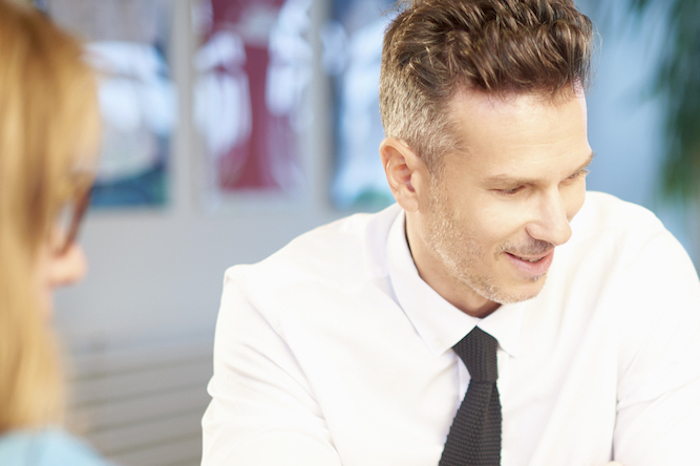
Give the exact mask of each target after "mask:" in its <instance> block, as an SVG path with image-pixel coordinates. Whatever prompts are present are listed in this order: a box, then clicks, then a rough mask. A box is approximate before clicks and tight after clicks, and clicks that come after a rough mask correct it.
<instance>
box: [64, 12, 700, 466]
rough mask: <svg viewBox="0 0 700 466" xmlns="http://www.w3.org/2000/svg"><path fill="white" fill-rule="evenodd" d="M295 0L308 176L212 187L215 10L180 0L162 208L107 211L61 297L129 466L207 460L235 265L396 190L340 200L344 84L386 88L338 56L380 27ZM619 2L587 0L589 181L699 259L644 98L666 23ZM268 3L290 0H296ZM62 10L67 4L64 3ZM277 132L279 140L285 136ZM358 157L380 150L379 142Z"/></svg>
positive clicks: (108, 448)
mask: <svg viewBox="0 0 700 466" xmlns="http://www.w3.org/2000/svg"><path fill="white" fill-rule="evenodd" d="M95 2H96V3H99V0H95ZM123 2H125V3H129V0H123ZM220 3H221V2H220ZM229 3H232V4H235V3H236V2H235V1H232V2H229ZM286 3H287V4H290V5H291V4H295V5H296V6H297V7H298V8H297V10H295V11H298V12H299V11H300V12H302V13H303V14H302V15H297V16H298V18H297V19H298V21H302V22H304V21H308V24H307V25H306V26H305V29H304V31H303V36H304V37H305V38H306V39H307V43H308V46H309V47H310V49H309V50H310V51H311V52H312V54H311V55H310V56H309V57H310V58H309V57H306V60H307V61H308V65H309V68H308V69H309V70H310V74H309V75H308V79H309V80H310V81H309V85H308V86H307V88H306V91H305V92H304V93H303V95H302V100H301V101H302V103H303V106H304V108H305V109H306V115H307V116H308V118H306V117H305V118H306V119H305V120H304V122H303V124H300V125H299V126H298V127H299V128H300V133H299V138H298V143H299V145H298V149H299V150H298V163H297V165H298V168H299V169H300V170H301V172H302V176H301V177H300V178H299V180H297V186H296V188H295V189H294V190H292V191H290V192H289V193H288V194H284V193H282V194H281V195H280V194H270V193H269V192H267V193H263V194H255V193H254V192H253V193H251V192H250V190H248V191H246V190H239V191H235V190H234V191H232V192H227V191H225V190H221V189H219V190H212V189H211V183H212V180H211V176H210V175H209V174H208V173H207V170H208V169H207V168H206V167H207V162H206V160H207V157H209V156H210V155H211V154H210V153H211V150H212V149H211V147H209V146H207V141H206V137H205V136H206V135H205V134H203V132H202V130H201V128H198V127H197V123H196V122H195V117H194V116H193V115H194V113H195V110H196V109H195V107H196V106H197V105H198V104H197V102H196V101H195V99H194V97H195V89H196V86H197V83H198V82H199V79H200V78H201V73H202V66H203V65H201V63H200V62H201V53H200V51H201V49H200V45H201V44H202V42H203V41H204V40H205V39H203V37H204V36H206V35H207V34H209V39H212V37H214V34H213V33H212V30H209V32H208V33H207V32H203V31H202V26H201V24H194V25H193V22H196V21H200V20H201V18H199V17H200V16H201V15H202V10H201V9H199V8H198V7H197V8H195V4H194V3H193V2H190V1H188V0H169V4H170V6H171V7H172V11H171V14H172V18H170V21H171V23H170V24H171V28H172V29H171V30H170V31H169V35H170V36H169V40H170V43H169V48H168V49H167V55H168V56H167V59H168V61H169V64H170V76H171V79H172V81H173V83H174V85H175V88H176V90H177V96H178V99H177V100H178V106H177V117H178V118H177V119H175V120H174V121H176V123H174V124H175V126H174V128H173V131H172V134H171V137H170V141H169V146H168V147H169V157H170V158H169V162H168V164H167V173H168V177H169V182H168V186H167V188H166V191H167V201H165V202H163V203H162V204H161V205H158V206H155V207H153V206H152V207H148V206H146V207H144V206H141V207H138V208H134V207H132V208H123V207H122V208H120V207H109V208H95V209H92V210H91V212H90V214H89V216H88V218H87V222H86V225H85V228H84V230H83V234H82V244H83V246H84V249H85V251H86V253H87V256H88V259H89V263H90V273H89V275H88V277H87V279H86V280H85V281H84V282H83V283H81V284H80V285H78V286H76V287H74V288H72V289H69V290H65V291H61V292H60V293H59V295H58V304H57V313H56V316H55V319H56V322H57V324H58V326H59V328H60V332H61V333H62V335H63V336H64V339H65V340H66V341H67V342H68V343H67V346H68V350H69V352H71V353H72V354H73V357H74V360H75V364H74V365H75V369H74V378H75V381H76V389H75V396H74V400H75V401H74V406H75V410H74V411H75V415H74V423H75V425H76V426H77V427H78V428H79V429H81V430H83V431H84V432H85V433H86V434H87V435H88V437H89V438H90V439H91V440H92V441H93V442H94V443H95V444H96V445H97V446H98V448H100V449H101V450H102V451H103V452H105V453H106V454H108V455H109V456H110V457H112V458H114V459H115V460H117V461H119V462H121V463H122V464H126V465H134V466H137V465H139V466H147V465H162V466H165V465H171V466H175V465H182V466H185V465H194V464H198V461H199V459H198V458H199V451H198V449H199V447H200V441H199V421H198V420H199V418H200V417H201V414H202V412H203V409H204V407H205V406H206V402H207V397H206V394H205V384H206V382H207V380H208V377H209V376H210V374H211V344H212V339H213V332H214V325H215V319H216V314H217V310H218V304H219V297H220V292H221V284H222V279H223V274H224V271H225V269H226V268H227V267H229V266H231V265H234V264H239V263H251V262H256V261H259V260H261V259H263V258H264V257H266V256H268V255H269V254H271V253H272V252H274V251H276V250H277V249H279V248H280V247H282V246H283V245H284V244H286V243H287V242H288V241H289V240H291V239H292V238H294V237H295V236H297V235H298V234H300V233H302V232H304V231H306V230H309V229H311V228H313V227H315V226H318V225H321V224H323V223H327V222H328V221H331V220H333V219H336V218H339V217H341V216H344V215H347V214H349V213H351V212H354V211H359V210H377V209H378V208H379V206H380V205H381V202H382V197H381V196H370V198H371V199H370V202H369V203H364V204H363V203H362V202H359V203H355V204H354V207H352V205H353V204H352V203H351V207H343V208H339V207H337V206H338V205H342V203H339V202H337V200H334V197H333V196H334V194H333V193H334V180H337V176H338V175H337V171H338V170H337V169H338V168H339V167H341V166H342V163H341V162H340V161H339V159H338V156H337V153H338V152H340V151H339V150H338V147H339V142H338V141H342V139H343V137H342V134H341V133H340V132H339V131H338V130H337V128H335V126H334V122H338V121H342V118H340V117H339V116H338V115H339V111H338V109H337V108H336V107H334V106H333V103H334V102H338V101H340V100H342V99H340V98H339V97H338V96H340V95H342V94H343V93H345V95H346V97H347V96H349V97H350V98H351V99H352V98H355V99H362V98H363V96H365V95H366V94H365V92H374V91H372V90H370V91H362V89H363V88H362V87H361V86H359V87H356V88H353V87H351V86H348V85H347V83H346V84H343V81H342V80H339V78H338V76H339V75H338V73H340V71H342V68H343V65H342V64H340V65H338V64H337V63H336V64H335V65H334V64H333V62H332V60H331V63H330V64H329V62H328V57H327V56H326V58H324V49H327V48H328V47H331V46H332V45H333V44H335V46H338V42H339V41H340V42H342V40H345V41H346V47H347V48H348V49H351V46H354V47H356V49H353V50H354V52H353V53H355V55H359V57H360V58H362V57H363V56H367V54H370V52H369V51H368V52H367V54H362V53H359V54H358V50H360V51H361V50H362V49H357V47H360V46H361V45H362V40H365V41H366V40H369V39H368V38H372V37H375V36H372V31H371V30H367V31H364V32H366V34H364V35H362V36H360V35H355V36H353V37H355V38H356V40H355V41H353V40H351V39H348V37H350V36H349V34H347V31H352V29H351V27H350V26H348V30H347V31H346V33H345V36H343V34H339V33H338V28H337V27H336V26H337V25H338V24H345V25H347V24H351V23H352V17H348V16H345V17H342V18H345V19H344V20H343V21H345V22H343V21H340V20H339V21H336V22H335V23H333V22H330V23H329V18H330V17H331V16H332V15H338V14H345V13H347V12H345V13H343V11H340V13H339V5H342V4H343V2H335V3H334V2H332V1H331V0H323V1H322V0H317V1H314V2H311V1H310V0H309V1H308V2H306V3H304V2H303V1H301V0H289V1H288V2H286ZM356 3H357V4H363V5H364V6H363V8H364V10H362V9H358V11H360V10H362V11H365V13H363V14H377V18H379V15H378V13H380V12H381V9H382V8H380V7H378V6H376V4H379V3H381V4H383V3H382V2H375V6H372V2H367V1H362V0H358V1H357V2H356ZM609 3H611V5H607V6H603V7H601V3H600V2H594V1H593V0H579V1H578V2H577V4H578V5H579V7H580V8H581V9H582V10H583V11H584V12H586V13H587V14H589V15H590V16H591V18H592V19H593V20H594V22H595V23H596V24H597V26H598V30H599V32H600V36H601V38H602V41H599V49H598V51H597V54H596V60H595V61H596V69H597V71H596V74H595V79H594V82H593V86H592V89H591V91H590V93H589V99H588V102H589V132H590V141H591V145H592V146H593V148H594V150H595V151H596V153H597V156H596V159H595V161H594V164H593V166H592V173H591V174H590V177H589V189H594V190H600V191H607V192H610V193H612V194H615V195H617V196H618V197H620V198H622V199H625V200H629V201H632V202H635V203H639V204H642V205H644V206H646V207H649V208H651V209H652V210H654V211H655V212H656V213H657V215H658V216H659V217H660V218H662V220H664V222H665V223H666V224H667V226H668V227H669V229H671V231H672V232H673V233H674V234H675V235H676V236H677V237H678V238H679V239H680V240H681V241H682V243H683V244H684V246H685V247H686V249H687V250H688V251H689V252H690V253H691V255H692V256H693V257H694V258H695V259H696V264H697V263H698V262H697V258H698V230H697V222H696V220H695V218H696V216H695V215H690V214H688V213H687V212H683V211H682V210H681V209H680V208H679V207H678V206H677V205H673V204H670V205H669V204H664V203H662V202H659V200H658V196H657V195H656V193H657V187H658V183H659V172H660V165H661V161H662V157H663V151H662V142H661V137H662V133H661V128H660V112H661V111H662V103H661V102H660V101H659V100H658V99H656V100H655V99H646V100H645V99H642V97H641V96H642V95H643V93H644V86H645V85H646V84H645V83H646V80H647V78H648V77H649V76H650V74H651V73H652V72H653V70H654V66H655V64H656V63H657V61H658V57H659V56H660V54H661V53H662V52H663V50H662V37H663V34H665V33H666V31H665V28H664V25H663V24H662V22H659V21H655V20H654V19H653V18H647V19H646V20H644V21H642V22H641V23H639V24H638V25H635V24H633V23H632V22H630V21H629V17H628V15H627V13H626V12H625V9H624V7H623V6H622V2H609ZM263 4H270V5H272V7H275V8H278V7H279V4H280V2H277V4H275V2H272V1H271V2H263ZM273 4H274V5H273ZM213 5H216V2H214V3H213ZM56 8H59V11H60V2H58V4H56ZM341 10H342V8H341ZM367 12H369V13H367ZM210 13H211V11H210ZM353 14H354V13H353ZM357 14H360V13H357ZM291 17H294V15H292V16H291ZM342 18H341V19H342ZM348 18H349V19H348ZM240 21H244V20H240V18H239V22H240ZM249 21H251V22H254V19H250V20H249ZM329 24H330V26H329ZM334 25H335V26H334ZM210 26H211V25H210ZM334 27H335V29H334ZM210 29H211V28H210ZM375 29H376V28H375ZM334 30H335V32H333V31H334ZM358 30H359V29H358ZM214 32H215V31H214ZM253 36H255V31H253V32H250V33H249V35H248V36H246V35H245V34H243V33H241V37H243V38H244V39H245V40H246V41H249V40H250V41H252V40H253V39H248V38H249V37H253ZM346 36H347V37H346ZM343 37H345V39H343ZM258 39H259V38H258ZM361 39H362V40H361ZM324 41H325V42H324ZM231 43H232V44H234V45H235V41H234V42H231ZM249 43H252V42H245V44H249ZM373 43H374V48H372V47H370V49H372V50H376V47H377V46H378V45H379V44H377V43H376V40H375V41H374V42H373ZM329 44H330V45H329ZM246 46H247V45H246ZM241 50H243V49H241ZM246 50H249V49H246ZM326 51H327V50H326ZM351 52H352V50H351V51H350V52H348V57H350V58H348V60H351V59H352V57H353V55H352V53H351ZM326 55H327V54H326ZM249 56H250V54H249ZM198 57H200V61H197V60H198ZM200 65H201V66H200ZM346 66H347V65H346ZM362 66H365V67H367V68H368V69H369V73H370V75H371V74H372V73H373V71H372V69H374V68H372V63H369V64H361V66H360V65H358V66H357V67H355V68H353V69H355V70H357V69H362ZM334 67H335V68H334ZM228 70H229V71H230V70H231V67H229V68H228ZM334 70H335V71H334ZM339 70H340V71H339ZM334 73H335V74H334ZM231 75H233V74H232V72H231ZM290 79H291V78H290ZM353 89H355V91H354V93H353ZM222 111H225V109H223V110H222ZM375 132H376V131H375ZM271 134H272V136H270V137H272V138H274V137H275V136H274V135H275V134H276V133H274V132H273V133H271ZM208 154H209V155H208ZM355 155H356V156H357V157H363V158H367V159H373V158H375V159H376V160H378V155H377V153H376V147H375V149H373V151H372V152H370V153H367V152H366V151H364V152H363V153H361V154H355ZM349 156H350V157H353V154H350V155H349ZM346 157H347V155H346ZM377 166H378V162H377ZM380 178H381V176H380ZM375 179H376V178H375ZM345 185H346V186H352V182H351V183H349V184H348V182H347V181H345ZM360 197H362V196H360ZM346 204H347V203H346ZM363 205H364V207H362V206H363ZM368 206H369V207H368ZM165 392H167V393H168V394H167V395H164V394H163V393H165Z"/></svg>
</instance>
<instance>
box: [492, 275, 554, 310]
mask: <svg viewBox="0 0 700 466" xmlns="http://www.w3.org/2000/svg"><path fill="white" fill-rule="evenodd" d="M546 280H547V274H546V273H545V274H542V275H540V276H538V277H534V278H532V279H528V280H527V283H525V284H522V283H521V284H517V285H512V286H511V287H509V289H508V290H505V289H500V290H497V291H496V292H495V293H493V296H491V297H488V296H487V298H488V299H490V300H491V301H493V302H496V303H498V304H515V303H521V302H523V301H529V300H531V299H534V298H536V297H537V296H538V295H539V294H540V292H541V291H542V288H544V284H545V281H546Z"/></svg>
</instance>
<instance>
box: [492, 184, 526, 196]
mask: <svg viewBox="0 0 700 466" xmlns="http://www.w3.org/2000/svg"><path fill="white" fill-rule="evenodd" d="M523 189H525V186H518V187H517V188H511V189H499V190H498V191H499V192H500V193H501V194H505V195H512V194H517V193H518V192H520V191H522V190H523Z"/></svg>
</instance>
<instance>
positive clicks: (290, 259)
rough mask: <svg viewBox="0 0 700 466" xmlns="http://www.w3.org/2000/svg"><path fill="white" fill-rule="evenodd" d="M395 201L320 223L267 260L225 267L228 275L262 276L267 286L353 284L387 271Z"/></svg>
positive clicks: (239, 278) (397, 213) (398, 213)
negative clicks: (374, 210) (309, 282)
mask: <svg viewBox="0 0 700 466" xmlns="http://www.w3.org/2000/svg"><path fill="white" fill-rule="evenodd" d="M400 213H401V208H400V207H399V206H398V205H396V204H394V205H392V206H389V207H388V208H386V209H384V210H382V211H381V212H378V213H374V214H369V213H357V214H353V215H350V216H348V217H344V218H341V219H339V220H336V221H334V222H331V223H329V224H326V225H322V226H319V227H317V228H314V229H313V230H310V231H308V232H306V233H304V234H302V235H300V236H298V237H296V238H294V239H293V240H292V241H291V242H290V243H289V244H287V245H286V246H284V247H283V248H282V249H280V250H278V251H277V252H275V253H274V254H272V255H271V256H269V257H267V258H266V259H264V260H262V261H260V262H258V263H256V264H251V265H237V266H234V267H231V268H230V269H229V270H227V272H226V275H227V278H230V277H234V276H235V277H236V278H237V279H238V280H241V279H245V280H246V281H251V280H252V281H258V280H264V282H266V283H267V284H268V285H270V286H281V285H285V284H291V283H297V284H298V283H301V282H305V281H306V282H308V281H318V282H326V283H338V284H341V283H342V285H343V286H351V285H352V283H354V282H361V281H363V280H366V279H367V278H368V277H371V276H376V275H384V274H386V260H385V258H386V241H387V238H388V235H389V230H390V228H391V226H392V224H393V223H394V221H395V220H396V218H397V216H398V215H400Z"/></svg>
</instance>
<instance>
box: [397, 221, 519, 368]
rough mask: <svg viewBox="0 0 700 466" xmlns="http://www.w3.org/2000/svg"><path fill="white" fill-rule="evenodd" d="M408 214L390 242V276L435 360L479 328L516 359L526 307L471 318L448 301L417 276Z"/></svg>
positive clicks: (505, 307) (507, 307)
mask: <svg viewBox="0 0 700 466" xmlns="http://www.w3.org/2000/svg"><path fill="white" fill-rule="evenodd" d="M405 218H406V216H405V213H404V211H403V210H401V213H400V214H399V215H398V216H397V218H396V219H395V221H394V223H393V225H392V226H391V230H390V231H389V237H388V240H387V243H388V244H387V259H388V268H389V276H390V278H391V283H392V286H393V288H394V292H395V293H396V299H397V301H398V304H399V305H400V306H401V308H402V309H403V311H404V313H405V314H406V317H408V319H409V320H410V321H411V323H412V325H413V327H414V328H415V329H416V332H417V333H418V335H419V336H420V337H421V339H423V341H424V342H425V344H426V345H428V347H429V348H430V350H431V351H432V352H433V354H435V355H436V356H440V355H442V354H444V353H445V352H446V351H448V350H450V349H452V347H453V346H454V345H456V344H457V343H458V342H459V341H460V340H461V339H462V338H464V336H465V335H467V334H468V333H469V332H471V331H472V329H473V328H474V327H475V326H478V327H479V328H481V329H482V330H483V331H485V332H487V333H488V334H490V335H491V336H493V337H494V338H496V340H498V343H499V345H500V346H501V348H502V349H503V350H504V351H506V352H507V353H508V354H510V355H511V356H513V357H516V356H517V355H518V352H519V348H520V329H521V326H522V317H523V303H516V304H507V305H502V306H501V307H500V308H498V309H497V310H496V311H495V312H493V313H492V314H491V315H489V316H487V317H485V318H483V319H479V318H476V317H471V316H469V315H467V314H465V313H464V312H462V311H460V310H459V309H457V308H456V307H455V306H453V305H452V304H450V303H449V302H448V301H447V300H445V299H444V298H443V297H442V296H440V294H438V292H437V291H435V290H434V289H433V288H431V287H430V285H428V284H427V283H426V282H425V281H423V279H422V278H421V277H420V275H419V274H418V270H417V269H416V265H415V263H414V262H413V257H412V256H411V252H410V250H409V248H408V243H407V242H406V229H405Z"/></svg>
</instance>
